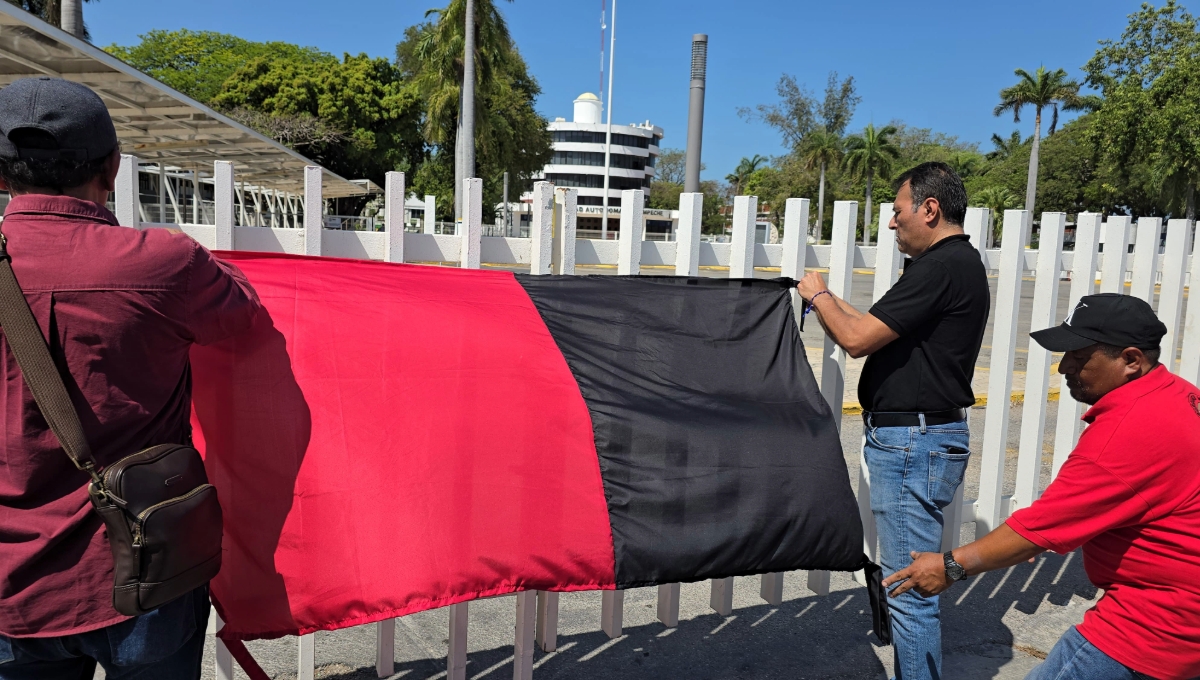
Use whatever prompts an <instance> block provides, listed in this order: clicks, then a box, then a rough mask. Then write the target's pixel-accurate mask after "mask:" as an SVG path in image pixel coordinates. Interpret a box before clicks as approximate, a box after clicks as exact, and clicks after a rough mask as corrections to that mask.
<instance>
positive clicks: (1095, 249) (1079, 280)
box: [1033, 213, 1104, 479]
mask: <svg viewBox="0 0 1200 680" xmlns="http://www.w3.org/2000/svg"><path fill="white" fill-rule="evenodd" d="M1103 219H1104V218H1103V217H1102V216H1101V215H1100V214H1099V213H1079V215H1078V216H1076V218H1075V251H1074V252H1073V253H1072V254H1071V292H1070V297H1069V298H1068V299H1067V303H1068V304H1067V309H1068V310H1071V309H1074V308H1075V305H1077V304H1079V299H1080V298H1082V297H1083V296H1085V295H1091V294H1092V291H1094V290H1095V289H1096V262H1097V260H1099V248H1100V225H1101V222H1102V220H1103ZM1068 313H1070V312H1068ZM1059 323H1061V320H1060V319H1054V320H1053V322H1052V324H1051V325H1058V324H1059ZM1033 330H1038V329H1037V328H1034V329H1033ZM1080 415H1081V413H1080V405H1079V402H1077V401H1075V400H1074V399H1072V398H1071V393H1070V391H1069V390H1067V386H1066V385H1062V386H1061V387H1059V394H1058V422H1057V423H1056V424H1055V427H1054V464H1053V467H1051V468H1050V479H1054V477H1056V476H1057V475H1058V470H1059V468H1061V467H1062V465H1063V463H1065V462H1067V456H1068V455H1069V454H1070V453H1071V450H1072V449H1074V448H1075V442H1076V441H1077V440H1078V439H1079V416H1080Z"/></svg>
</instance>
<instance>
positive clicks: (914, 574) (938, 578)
mask: <svg viewBox="0 0 1200 680" xmlns="http://www.w3.org/2000/svg"><path fill="white" fill-rule="evenodd" d="M909 554H910V555H912V558H913V563H912V564H910V565H908V566H907V567H905V568H904V569H901V570H900V571H898V572H896V573H894V574H892V575H891V576H889V577H887V578H885V579H883V586H884V587H885V588H888V587H891V585H892V584H893V583H899V582H900V581H904V582H903V583H900V585H899V586H897V587H896V589H895V590H893V591H891V593H890V595H891V596H892V597H896V596H898V595H900V594H901V593H905V592H907V591H909V590H916V591H917V593H918V594H920V595H921V597H932V596H934V595H937V594H938V593H940V592H942V591H943V590H946V589H947V588H949V587H950V586H952V585H954V582H953V581H951V580H950V579H949V577H947V576H946V562H945V560H944V559H943V558H942V555H941V553H931V552H927V553H919V552H912V553H909Z"/></svg>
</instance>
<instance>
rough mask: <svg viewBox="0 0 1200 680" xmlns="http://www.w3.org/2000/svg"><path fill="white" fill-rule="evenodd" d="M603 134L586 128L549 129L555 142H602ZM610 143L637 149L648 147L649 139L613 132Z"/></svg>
mask: <svg viewBox="0 0 1200 680" xmlns="http://www.w3.org/2000/svg"><path fill="white" fill-rule="evenodd" d="M604 138H605V134H604V133H603V132H589V131H587V130H553V131H551V139H552V140H553V141H555V142H575V143H581V144H604ZM612 143H613V144H617V145H619V146H632V147H635V148H638V149H648V148H650V140H649V139H648V138H646V137H636V136H634V135H622V134H618V133H615V132H614V133H613V136H612Z"/></svg>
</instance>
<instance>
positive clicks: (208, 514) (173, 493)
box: [0, 234, 222, 616]
mask: <svg viewBox="0 0 1200 680" xmlns="http://www.w3.org/2000/svg"><path fill="white" fill-rule="evenodd" d="M0 327H3V329H4V336H5V338H6V339H7V341H8V345H9V347H10V348H12V352H13V354H14V355H15V356H16V359H17V364H18V365H19V366H20V367H21V374H22V375H23V376H24V377H25V382H26V384H27V385H28V386H29V390H30V392H32V393H33V398H34V400H35V401H36V402H37V405H38V408H39V409H40V410H41V412H42V416H43V417H44V418H45V419H46V423H47V424H48V425H49V426H50V429H51V431H53V432H54V435H55V436H56V437H58V441H59V443H60V444H62V448H63V451H64V452H65V453H66V454H67V456H68V457H69V458H70V459H71V462H72V463H74V464H75V467H77V468H79V469H80V470H82V471H84V472H86V473H88V475H89V476H90V477H91V478H92V481H91V483H90V484H89V485H88V496H89V498H90V499H91V502H92V506H93V507H94V508H95V510H96V512H97V513H98V514H99V515H100V517H101V518H102V519H103V520H104V525H105V528H106V529H107V534H108V542H109V545H110V547H111V548H112V554H113V607H114V608H115V609H116V610H117V611H118V612H120V613H121V614H125V615H126V616H139V615H141V614H146V613H148V612H150V611H153V610H155V609H157V608H159V607H161V606H162V605H164V604H166V603H168V602H170V601H171V600H174V599H175V598H177V597H180V596H182V595H184V594H186V593H188V592H190V591H192V590H194V589H196V588H198V587H200V586H202V585H204V584H205V583H208V582H209V581H210V580H212V578H213V577H214V576H216V575H217V572H218V571H220V569H221V521H222V518H221V505H220V503H218V501H217V490H216V488H214V487H213V485H212V484H209V483H208V475H207V474H206V473H205V471H204V461H203V459H201V457H200V454H199V452H197V451H196V450H195V449H194V448H192V447H191V446H188V445H185V444H159V445H157V446H151V447H150V448H147V449H144V450H142V451H138V452H137V453H134V454H132V455H129V456H125V457H124V458H122V459H120V460H118V461H117V462H115V463H113V464H111V465H109V466H107V467H105V468H102V469H101V468H98V467H97V465H96V462H95V459H94V458H93V457H92V450H91V447H90V446H89V444H88V442H87V438H86V437H85V436H84V433H83V426H82V425H81V424H80V421H79V414H78V413H77V412H76V411H75V408H74V406H73V405H72V404H71V399H70V397H69V396H68V395H67V389H66V386H65V384H64V383H63V378H62V374H61V373H59V371H58V368H57V367H56V366H55V365H54V360H53V359H52V358H51V356H50V348H49V346H48V345H47V344H46V339H45V338H44V337H43V336H42V331H41V329H40V328H38V325H37V321H36V320H35V319H34V318H33V312H32V311H30V309H29V303H28V301H26V299H25V296H24V294H23V293H22V292H21V287H20V285H19V284H18V283H17V278H16V275H15V274H14V273H13V270H12V261H11V259H10V258H9V255H8V249H7V243H6V240H5V238H4V235H3V234H0Z"/></svg>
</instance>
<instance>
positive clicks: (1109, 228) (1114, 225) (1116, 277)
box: [1100, 215, 1130, 293]
mask: <svg viewBox="0 0 1200 680" xmlns="http://www.w3.org/2000/svg"><path fill="white" fill-rule="evenodd" d="M1129 224H1130V218H1129V217H1127V216H1125V215H1113V216H1112V217H1109V218H1108V220H1107V221H1106V222H1105V223H1104V231H1103V232H1102V234H1103V239H1102V240H1101V241H1100V242H1101V243H1103V244H1104V258H1103V264H1102V265H1101V267H1100V271H1101V274H1102V277H1101V279H1100V292H1101V293H1124V292H1125V261H1126V259H1128V257H1129Z"/></svg>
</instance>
